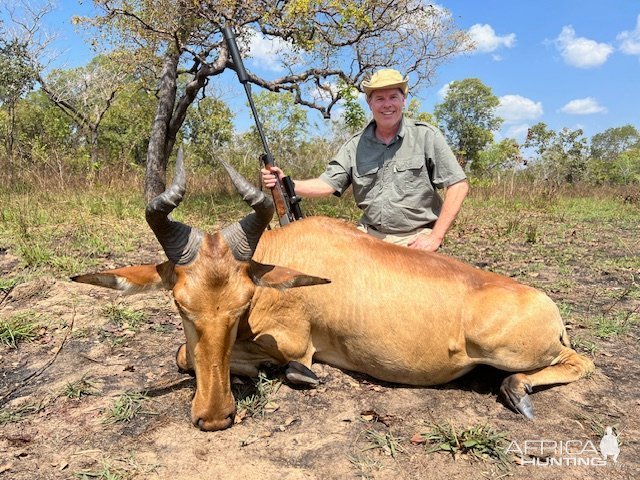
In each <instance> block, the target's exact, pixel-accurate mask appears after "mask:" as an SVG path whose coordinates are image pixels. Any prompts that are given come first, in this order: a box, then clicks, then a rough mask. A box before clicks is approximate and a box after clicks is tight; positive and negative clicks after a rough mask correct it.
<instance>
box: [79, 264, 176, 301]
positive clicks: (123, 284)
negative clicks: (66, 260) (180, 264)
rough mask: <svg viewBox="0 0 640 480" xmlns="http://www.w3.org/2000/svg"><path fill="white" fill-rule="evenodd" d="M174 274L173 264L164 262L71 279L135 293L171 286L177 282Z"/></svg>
mask: <svg viewBox="0 0 640 480" xmlns="http://www.w3.org/2000/svg"><path fill="white" fill-rule="evenodd" d="M174 276H175V275H174V270H173V265H172V264H171V263H169V262H164V263H161V264H160V265H137V266H134V267H124V268H116V269H115V270H105V271H102V272H97V273H89V274H86V275H78V276H76V277H71V280H72V281H74V282H78V283H87V284H89V285H96V286H98V287H104V288H111V289H112V290H120V291H122V292H124V293H126V294H133V293H140V292H144V291H147V290H156V289H161V288H171V286H172V285H173V283H175V281H174V280H173V278H174Z"/></svg>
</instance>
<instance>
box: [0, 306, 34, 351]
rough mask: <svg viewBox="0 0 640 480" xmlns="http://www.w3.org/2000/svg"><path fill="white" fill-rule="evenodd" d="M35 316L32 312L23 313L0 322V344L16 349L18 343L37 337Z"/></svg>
mask: <svg viewBox="0 0 640 480" xmlns="http://www.w3.org/2000/svg"><path fill="white" fill-rule="evenodd" d="M36 320H37V316H36V314H35V313H33V312H23V313H18V314H15V315H13V316H11V317H9V318H8V319H7V320H0V343H1V344H2V345H4V346H6V347H9V348H18V344H19V343H20V342H25V341H30V340H33V339H35V338H37V337H38V333H37V329H38V328H39V325H38V323H37V321H36Z"/></svg>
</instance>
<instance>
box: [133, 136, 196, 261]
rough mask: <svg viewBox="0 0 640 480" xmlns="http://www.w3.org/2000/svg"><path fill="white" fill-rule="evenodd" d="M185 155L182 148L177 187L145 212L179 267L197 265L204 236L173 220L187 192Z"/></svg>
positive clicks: (164, 193)
mask: <svg viewBox="0 0 640 480" xmlns="http://www.w3.org/2000/svg"><path fill="white" fill-rule="evenodd" d="M186 184H187V180H186V174H185V171H184V155H183V153H182V147H180V148H179V149H178V156H177V158H176V171H175V174H174V176H173V183H172V184H171V186H170V187H169V188H167V189H166V190H165V191H164V192H163V193H161V194H160V195H158V196H157V197H155V198H154V199H153V200H151V201H150V202H149V203H148V205H147V209H146V212H145V216H146V218H147V223H148V224H149V226H150V227H151V230H153V233H155V235H156V238H157V239H158V242H160V245H162V249H163V250H164V253H165V254H166V255H167V258H168V259H169V260H170V261H171V262H173V263H174V264H176V265H186V264H188V263H190V262H191V261H193V259H194V258H195V256H196V254H197V253H198V250H199V249H200V243H201V242H202V238H203V237H204V234H203V233H202V231H200V230H198V229H197V228H192V227H190V226H188V225H185V224H184V223H180V222H176V221H174V220H171V219H170V218H169V214H170V213H171V212H172V211H173V209H174V208H176V207H177V206H178V205H180V202H181V201H182V197H183V196H184V192H185V190H186Z"/></svg>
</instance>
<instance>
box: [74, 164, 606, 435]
mask: <svg viewBox="0 0 640 480" xmlns="http://www.w3.org/2000/svg"><path fill="white" fill-rule="evenodd" d="M226 167H227V170H228V171H229V173H230V175H231V178H232V180H233V182H234V184H235V186H236V188H237V190H238V191H239V193H240V194H241V195H242V197H243V198H244V199H245V200H246V201H247V203H249V204H250V205H251V207H252V208H253V209H254V212H252V213H251V214H249V215H248V216H246V217H245V218H244V219H243V220H241V221H240V222H238V223H235V224H233V225H231V226H229V227H226V228H225V229H223V230H222V231H220V232H217V233H214V234H206V233H203V232H201V231H200V230H198V229H195V228H192V227H189V226H187V225H184V224H182V223H179V222H176V221H173V220H171V219H170V218H169V216H168V215H169V213H170V212H171V211H172V210H173V209H174V208H175V207H176V206H177V205H178V204H179V203H180V201H181V200H182V197H183V195H184V192H185V175H184V168H183V165H182V155H181V154H179V155H178V161H177V165H176V175H175V178H174V182H173V185H172V186H171V187H170V188H168V189H167V190H166V191H165V192H164V193H163V194H161V195H159V196H158V197H156V198H155V199H154V200H153V201H151V202H150V203H149V205H148V207H147V211H146V217H147V221H148V223H149V225H150V226H151V228H152V229H153V231H154V233H155V235H156V237H157V239H158V241H159V242H160V244H161V245H162V247H163V249H164V251H165V253H166V255H167V257H168V259H169V260H168V261H167V262H165V263H162V264H160V265H143V266H134V267H127V268H120V269H117V270H111V271H104V272H100V273H96V274H90V275H81V276H79V277H76V278H74V280H75V281H78V282H84V283H90V284H94V285H100V286H103V287H109V288H114V289H118V290H122V291H125V292H129V293H135V292H139V291H141V290H146V289H149V288H165V289H169V290H172V292H173V297H174V299H175V303H176V305H177V307H178V310H179V311H180V315H181V316H182V319H183V322H184V331H185V334H186V343H185V344H184V345H183V346H182V347H181V348H180V349H179V351H178V358H177V362H178V365H179V367H180V368H181V369H183V370H194V371H195V375H196V393H195V396H194V398H193V402H192V411H191V416H192V421H193V423H194V424H195V425H197V426H198V427H200V428H201V429H203V430H218V429H222V428H226V427H229V426H230V425H231V424H232V423H233V416H234V412H235V406H234V399H233V395H232V393H231V388H230V374H240V375H256V374H257V373H258V369H259V367H260V366H261V365H262V364H264V363H272V364H278V365H287V366H288V368H287V370H286V375H287V377H288V378H289V379H290V380H291V381H294V382H302V383H308V384H314V383H316V382H317V378H316V377H315V375H314V374H313V372H312V371H311V370H310V368H311V364H312V361H313V360H317V361H321V362H325V363H328V364H330V365H334V366H336V367H339V368H343V369H348V370H353V371H357V372H362V373H365V374H369V375H371V376H372V377H375V378H378V379H381V380H385V381H389V382H397V383H403V384H411V385H425V386H426V385H434V384H441V383H445V382H449V381H451V380H453V379H455V378H458V377H460V376H461V375H463V374H465V373H466V372H468V371H470V370H471V369H473V367H474V366H476V365H479V364H486V365H492V366H494V367H496V368H498V369H502V370H506V371H508V372H514V373H513V374H512V375H510V376H508V377H507V378H506V379H505V380H504V381H503V383H502V387H501V391H502V393H503V395H504V398H505V401H506V403H507V405H509V406H510V407H511V408H513V409H515V410H516V411H518V412H520V413H522V414H523V415H525V416H527V417H532V416H533V408H532V404H531V401H530V399H529V395H528V393H531V391H532V388H533V387H535V386H537V385H548V384H560V383H569V382H573V381H575V380H577V379H579V378H581V377H583V376H585V375H586V374H588V373H589V372H591V371H592V370H593V368H594V366H593V363H592V362H591V361H590V360H589V359H587V358H585V357H584V356H582V355H579V354H577V353H576V352H575V351H574V350H572V349H571V348H570V346H569V338H568V335H567V331H566V329H565V326H564V325H563V322H562V320H561V318H560V314H559V312H558V308H557V307H556V305H555V304H554V303H553V301H552V300H551V299H550V298H549V297H548V296H547V295H545V294H544V293H542V292H540V291H539V290H536V289H534V288H531V287H528V286H525V285H522V284H520V283H518V282H516V281H514V280H512V279H510V278H506V277H503V276H500V275H497V274H494V273H490V272H485V271H482V270H479V269H477V268H474V267H472V266H470V265H466V264H464V263H462V262H459V261H457V260H454V259H452V258H449V257H446V256H444V255H440V254H437V253H428V252H424V251H419V250H413V249H409V248H405V247H399V246H394V245H390V244H386V243H382V242H381V241H379V240H376V239H374V238H371V237H370V236H367V235H366V234H363V233H361V232H360V231H358V230H357V229H356V228H354V227H353V226H351V225H348V224H346V223H344V222H342V221H339V220H335V219H331V218H323V217H310V218H307V219H304V220H301V221H298V222H294V223H292V224H290V225H288V226H287V227H285V228H280V229H274V230H270V231H267V232H266V233H264V234H263V232H264V230H265V228H266V226H267V224H268V223H269V221H270V220H271V218H272V216H273V204H272V201H271V199H270V198H268V197H267V196H265V195H264V194H263V193H262V192H260V191H258V190H257V189H256V188H255V187H254V186H252V185H250V184H249V183H248V182H247V181H246V180H245V179H244V178H243V177H242V176H240V175H239V174H238V173H237V172H235V171H234V170H233V169H231V168H230V167H229V166H227V165H226ZM302 272H304V273H302ZM302 286H304V288H292V287H302Z"/></svg>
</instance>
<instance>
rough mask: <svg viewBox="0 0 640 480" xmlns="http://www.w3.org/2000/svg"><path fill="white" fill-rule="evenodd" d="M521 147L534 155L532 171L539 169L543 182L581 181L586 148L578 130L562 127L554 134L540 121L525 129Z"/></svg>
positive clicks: (585, 166) (584, 169) (584, 170)
mask: <svg viewBox="0 0 640 480" xmlns="http://www.w3.org/2000/svg"><path fill="white" fill-rule="evenodd" d="M523 146H524V147H525V148H533V149H534V150H535V151H536V152H537V154H538V156H539V157H538V159H537V162H536V163H537V165H536V168H538V169H540V170H541V173H542V176H543V179H544V180H546V181H550V182H551V183H552V184H553V185H555V186H559V185H560V184H561V183H563V182H567V183H570V184H573V183H577V182H578V181H580V180H582V179H583V178H584V175H585V172H586V171H587V158H588V157H587V152H588V148H587V140H586V138H584V137H583V131H582V130H581V129H576V130H570V129H568V128H563V129H562V130H561V131H560V132H554V131H553V130H549V129H548V127H547V125H546V124H544V123H543V122H540V123H537V124H536V125H534V126H533V127H531V128H530V129H529V133H528V134H527V140H526V141H525V143H524V145H523Z"/></svg>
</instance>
